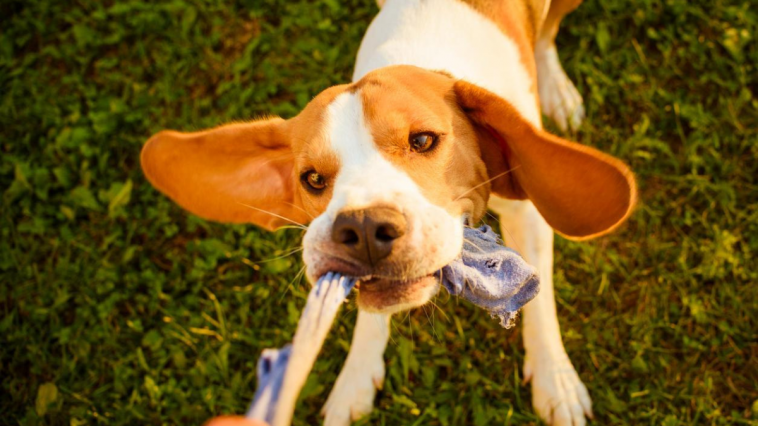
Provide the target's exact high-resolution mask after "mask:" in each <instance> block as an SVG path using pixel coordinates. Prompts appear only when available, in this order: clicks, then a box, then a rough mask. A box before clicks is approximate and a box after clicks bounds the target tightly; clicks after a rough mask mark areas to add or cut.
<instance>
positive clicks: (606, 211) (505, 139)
mask: <svg viewBox="0 0 758 426" xmlns="http://www.w3.org/2000/svg"><path fill="white" fill-rule="evenodd" d="M455 92H456V96H457V99H458V103H459V105H460V106H461V108H462V109H463V111H464V112H465V113H466V114H467V115H468V117H469V118H470V119H471V120H472V121H473V122H474V123H476V124H477V125H479V126H481V127H482V128H483V130H484V131H483V132H481V133H482V134H483V135H484V139H489V141H488V142H485V143H489V146H484V147H483V149H482V152H483V157H484V160H485V162H486V163H487V168H488V171H489V173H490V175H491V176H496V175H498V174H500V173H504V172H506V171H509V170H510V172H509V173H506V174H505V175H504V176H502V177H500V178H498V179H496V180H495V181H494V182H493V185H492V188H493V192H495V193H497V194H498V195H500V196H503V197H506V198H512V199H525V198H529V199H530V200H531V201H532V202H533V203H534V205H535V206H536V207H537V209H538V210H539V211H540V213H541V214H542V216H543V217H544V218H545V220H546V221H547V222H548V223H549V224H550V225H551V226H552V227H553V228H554V229H555V230H556V231H558V232H559V233H561V234H562V235H564V236H566V237H568V238H571V239H588V238H593V237H597V236H600V235H603V234H605V233H608V232H610V231H612V230H613V229H615V228H616V227H617V226H619V225H620V224H621V223H622V222H623V221H624V220H625V219H626V218H627V217H628V216H629V214H630V213H631V211H632V208H633V207H634V204H635V202H636V200H637V186H636V183H635V181H634V176H633V174H632V172H631V171H630V170H629V168H628V167H627V166H626V165H625V164H624V163H622V162H621V161H619V160H617V159H616V158H613V157H611V156H609V155H606V154H603V153H602V152H600V151H598V150H596V149H594V148H590V147H588V146H584V145H580V144H578V143H574V142H569V141H567V140H564V139H562V138H559V137H557V136H555V135H551V134H550V133H547V132H545V131H543V130H540V129H537V128H535V127H534V126H533V125H531V124H530V123H529V122H528V121H527V120H526V119H524V117H522V116H521V114H520V113H519V112H518V110H516V108H514V107H513V105H511V104H510V103H508V102H507V101H505V100H504V99H502V98H500V97H499V96H497V95H495V94H494V93H491V92H489V91H487V90H485V89H482V88H481V87H478V86H475V85H473V84H471V83H468V82H465V81H457V82H456V83H455ZM497 151H499V152H500V153H501V155H499V156H498V152H497ZM493 153H494V156H493ZM488 157H489V158H488Z"/></svg>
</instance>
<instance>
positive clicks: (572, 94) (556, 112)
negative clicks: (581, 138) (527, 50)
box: [535, 45, 584, 131]
mask: <svg viewBox="0 0 758 426" xmlns="http://www.w3.org/2000/svg"><path fill="white" fill-rule="evenodd" d="M535 58H536V60H537V88H538V90H539V94H540V107H541V108H542V112H544V113H545V115H547V116H548V117H550V118H551V119H553V121H555V124H557V125H558V127H560V128H561V130H563V131H565V130H567V129H569V128H571V129H573V130H576V129H578V128H579V125H580V124H582V120H583V119H584V104H583V101H582V96H581V95H580V94H579V91H577V90H576V87H575V86H574V83H572V82H571V80H570V79H569V77H568V76H567V75H566V72H565V71H563V67H562V66H561V62H560V59H559V58H558V51H557V50H556V49H555V45H551V46H550V47H546V48H544V49H537V52H536V53H535Z"/></svg>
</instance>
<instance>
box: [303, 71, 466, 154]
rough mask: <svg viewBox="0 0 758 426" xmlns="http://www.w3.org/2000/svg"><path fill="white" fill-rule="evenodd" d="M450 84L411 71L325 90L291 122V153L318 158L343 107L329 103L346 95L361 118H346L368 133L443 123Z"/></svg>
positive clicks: (442, 77) (442, 76)
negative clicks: (356, 103) (355, 103)
mask: <svg viewBox="0 0 758 426" xmlns="http://www.w3.org/2000/svg"><path fill="white" fill-rule="evenodd" d="M453 82H454V80H453V79H452V78H451V77H450V76H449V75H448V74H446V73H444V72H438V71H429V70H424V69H421V68H417V67H413V66H392V67H386V68H382V69H379V70H376V71H374V72H371V73H369V74H367V75H366V76H364V77H363V78H362V79H360V80H359V81H357V82H355V83H352V84H343V85H339V86H333V87H330V88H328V89H326V90H324V91H323V92H321V93H319V94H318V95H317V96H316V97H315V98H313V100H312V101H311V102H309V103H308V105H307V106H306V107H305V109H303V111H302V112H301V113H300V114H298V116H297V117H295V118H294V119H293V120H292V125H291V132H292V144H293V149H294V151H295V152H296V153H297V152H298V151H299V152H300V153H301V155H305V156H309V155H312V154H317V155H321V154H322V153H323V151H325V150H327V149H328V145H330V141H329V138H330V137H331V136H332V135H331V130H333V126H332V123H333V122H334V121H335V120H338V121H340V122H341V123H345V124H346V121H345V120H341V119H340V118H339V117H336V115H337V114H340V113H341V111H345V109H344V108H343V107H340V106H339V105H335V101H336V100H337V99H338V98H340V97H343V96H342V95H345V94H351V95H354V96H355V99H356V100H357V101H359V102H360V103H361V111H362V115H361V116H360V117H359V116H352V118H353V119H356V120H360V121H361V122H362V123H361V124H363V125H365V126H366V127H368V128H377V127H382V128H392V127H395V126H400V127H403V126H407V123H408V122H412V121H413V120H417V121H418V120H435V119H436V120H437V121H445V120H449V119H450V117H451V115H452V112H451V108H450V104H451V102H450V97H451V96H453V91H452V87H453Z"/></svg>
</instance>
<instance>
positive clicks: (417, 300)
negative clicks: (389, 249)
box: [356, 273, 439, 313]
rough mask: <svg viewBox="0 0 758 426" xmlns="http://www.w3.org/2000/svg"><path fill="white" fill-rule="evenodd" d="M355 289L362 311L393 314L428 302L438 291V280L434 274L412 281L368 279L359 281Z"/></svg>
mask: <svg viewBox="0 0 758 426" xmlns="http://www.w3.org/2000/svg"><path fill="white" fill-rule="evenodd" d="M356 288H357V289H358V306H360V307H361V308H362V309H365V310H367V311H371V312H382V313H394V312H398V311H403V310H406V309H411V308H415V307H418V306H421V305H423V304H425V303H426V302H428V301H429V299H431V298H432V297H433V296H434V295H435V294H436V293H437V291H438V290H439V280H438V279H437V276H436V274H434V273H432V274H427V275H424V276H421V277H417V278H412V279H408V278H403V279H394V278H391V277H376V278H374V277H369V278H367V279H360V280H359V281H358V283H357V284H356Z"/></svg>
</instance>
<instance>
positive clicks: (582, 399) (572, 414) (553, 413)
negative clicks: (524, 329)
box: [524, 356, 592, 426]
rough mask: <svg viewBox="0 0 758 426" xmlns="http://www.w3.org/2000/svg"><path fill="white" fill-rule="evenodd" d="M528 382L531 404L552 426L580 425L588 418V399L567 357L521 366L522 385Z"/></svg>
mask: <svg viewBox="0 0 758 426" xmlns="http://www.w3.org/2000/svg"><path fill="white" fill-rule="evenodd" d="M528 381H531V382H532V405H533V406H534V410H535V411H536V412H537V414H538V415H539V416H540V417H541V418H542V420H544V421H545V422H546V423H547V424H549V425H552V426H584V425H585V424H586V420H585V416H587V417H589V418H590V419H591V418H592V400H591V399H590V395H589V393H588V392H587V388H586V387H585V386H584V383H582V381H581V380H580V379H579V375H577V374H576V370H575V369H574V366H573V365H571V361H570V360H569V359H568V356H562V357H558V358H549V357H548V358H541V359H531V358H530V357H529V356H527V358H526V362H525V363H524V382H528Z"/></svg>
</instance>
